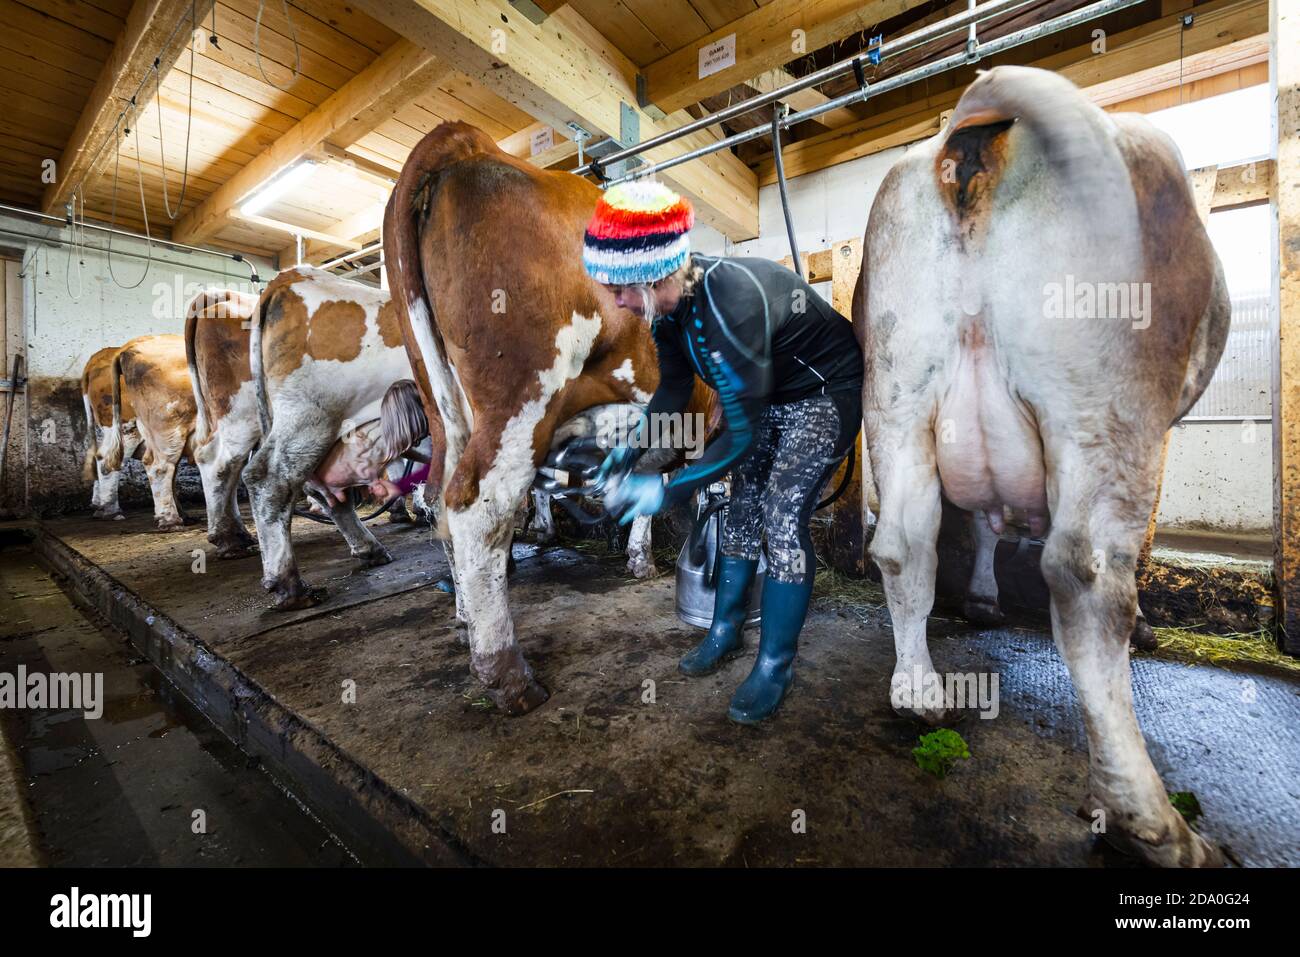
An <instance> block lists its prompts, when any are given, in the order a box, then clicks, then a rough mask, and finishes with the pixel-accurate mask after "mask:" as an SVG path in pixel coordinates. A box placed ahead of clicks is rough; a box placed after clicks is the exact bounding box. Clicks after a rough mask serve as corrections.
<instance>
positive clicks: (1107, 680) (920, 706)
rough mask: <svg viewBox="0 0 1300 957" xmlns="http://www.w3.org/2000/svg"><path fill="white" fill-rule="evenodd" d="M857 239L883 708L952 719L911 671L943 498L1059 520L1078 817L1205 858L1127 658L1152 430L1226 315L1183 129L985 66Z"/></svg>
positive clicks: (1041, 520) (1055, 604)
mask: <svg viewBox="0 0 1300 957" xmlns="http://www.w3.org/2000/svg"><path fill="white" fill-rule="evenodd" d="M864 249H865V255H864V259H863V268H862V274H861V277H860V279H859V286H858V289H857V294H856V297H855V302H854V317H855V319H856V321H855V323H854V326H855V328H856V329H858V330H859V335H860V336H861V337H862V345H863V350H864V355H865V361H866V381H865V384H864V388H863V395H864V403H863V406H864V410H865V420H866V432H867V439H868V445H869V448H870V452H871V460H872V467H873V470H874V475H875V481H876V485H877V489H878V492H879V499H880V517H879V521H878V523H877V527H876V532H875V537H874V539H873V541H872V545H871V554H872V556H873V558H874V559H875V561H876V563H877V564H878V565H879V566H880V570H881V573H882V575H883V578H884V585H885V593H886V597H887V599H888V602H889V610H890V614H891V616H892V618H893V624H894V641H895V646H896V650H897V664H896V666H895V673H894V681H893V686H892V695H893V703H894V705H895V707H898V708H900V710H908V711H912V712H914V713H917V714H919V715H920V716H921V717H923V718H925V719H926V720H928V721H932V722H935V721H939V720H942V719H943V718H944V717H945V715H944V713H943V710H942V709H941V708H936V707H934V706H933V699H931V700H930V701H927V700H925V698H924V697H923V694H922V691H923V689H922V687H921V684H922V683H924V684H925V685H927V686H930V687H933V686H934V666H933V664H932V663H931V659H930V654H929V650H928V648H927V646H926V637H925V626H926V616H927V615H928V614H929V611H930V608H931V604H932V601H933V598H934V581H935V567H936V551H935V542H936V537H937V533H938V528H939V512H940V496H941V495H942V496H946V497H947V498H948V499H949V500H950V501H952V502H953V503H954V504H956V505H958V506H960V507H961V508H964V509H967V510H970V511H982V512H985V513H988V514H996V515H999V516H1000V515H1001V509H1002V508H1003V506H1010V507H1013V508H1021V509H1024V510H1025V512H1026V513H1027V514H1028V516H1029V520H1030V523H1031V526H1032V525H1035V524H1036V525H1037V526H1038V527H1039V528H1040V529H1047V528H1050V531H1049V532H1048V534H1047V539H1046V544H1045V547H1044V551H1043V555H1042V569H1043V574H1044V577H1045V578H1046V579H1047V583H1048V586H1049V588H1050V590H1051V597H1052V602H1051V615H1052V633H1053V637H1054V638H1055V641H1056V646H1057V648H1058V649H1059V651H1060V653H1061V655H1062V657H1063V658H1064V659H1065V662H1066V665H1067V666H1068V668H1069V671H1070V675H1071V677H1072V679H1073V681H1074V687H1075V690H1076V692H1077V693H1078V697H1079V703H1080V705H1081V707H1082V710H1083V717H1084V724H1085V728H1086V731H1087V736H1088V744H1089V751H1090V756H1091V757H1090V775H1089V784H1090V789H1089V794H1088V795H1087V797H1086V798H1085V801H1084V803H1083V806H1082V808H1081V809H1080V810H1081V813H1084V814H1085V815H1086V816H1088V817H1089V818H1090V819H1092V820H1094V821H1099V822H1102V824H1103V825H1104V828H1105V832H1104V833H1105V835H1106V837H1107V838H1108V839H1109V840H1112V841H1114V842H1116V843H1119V844H1120V845H1122V846H1125V847H1127V848H1130V849H1132V850H1134V851H1136V853H1137V854H1139V855H1140V856H1141V857H1143V858H1144V859H1145V860H1147V861H1149V862H1151V863H1155V864H1164V865H1201V864H1210V863H1215V862H1218V861H1219V860H1220V855H1219V852H1218V851H1217V850H1215V849H1214V848H1212V847H1211V846H1210V845H1209V844H1207V843H1206V842H1205V841H1204V840H1203V839H1202V838H1201V837H1199V836H1198V835H1197V834H1195V833H1193V832H1192V831H1191V830H1190V829H1189V828H1188V826H1187V824H1186V823H1185V822H1184V820H1183V819H1182V817H1181V816H1180V815H1179V814H1178V812H1177V811H1176V810H1174V808H1173V806H1172V805H1171V804H1170V802H1169V799H1168V797H1167V795H1166V793H1165V789H1164V786H1163V784H1162V783H1161V781H1160V777H1159V775H1158V774H1157V773H1156V770H1155V768H1154V766H1153V765H1152V763H1151V759H1150V757H1149V756H1148V755H1147V752H1146V748H1145V746H1144V742H1143V739H1142V732H1141V729H1140V728H1139V727H1138V723H1137V718H1136V716H1135V714H1134V710H1133V701H1132V692H1131V686H1130V676H1129V656H1128V639H1129V634H1130V632H1132V630H1133V626H1134V619H1135V614H1136V608H1137V589H1136V586H1135V583H1134V571H1135V564H1136V560H1137V556H1138V551H1139V548H1140V546H1141V544H1142V540H1143V535H1144V533H1145V530H1146V526H1147V519H1148V516H1149V515H1150V513H1151V508H1152V502H1153V500H1154V498H1155V494H1156V487H1157V478H1158V475H1157V473H1158V469H1159V459H1160V456H1159V452H1160V447H1161V440H1162V437H1163V436H1164V434H1165V431H1166V430H1167V429H1168V428H1169V427H1170V425H1171V424H1172V423H1174V422H1175V421H1177V420H1178V418H1179V417H1181V416H1182V415H1183V414H1185V413H1186V412H1187V410H1188V409H1189V408H1190V407H1191V406H1192V404H1193V403H1194V402H1195V401H1196V399H1197V397H1198V396H1199V395H1200V394H1201V392H1202V390H1203V389H1204V388H1205V386H1206V384H1207V383H1208V382H1209V380H1210V377H1211V375H1212V374H1213V371H1214V367H1215V365H1216V363H1217V362H1218V359H1219V355H1220V353H1221V352H1222V349H1223V345H1224V341H1225V339H1226V336H1227V331H1228V324H1229V317H1230V310H1229V302H1228V296H1227V291H1226V287H1225V285H1224V280H1223V271H1222V268H1221V267H1220V265H1219V261H1218V257H1217V256H1216V255H1215V252H1214V250H1213V248H1212V247H1211V245H1210V241H1209V238H1208V236H1207V235H1206V231H1205V229H1204V227H1203V225H1202V224H1201V221H1200V219H1199V218H1198V216H1197V213H1196V209H1195V205H1194V202H1193V198H1192V192H1191V189H1190V188H1189V185H1188V182H1187V178H1186V175H1185V173H1184V171H1183V166H1182V162H1181V158H1180V156H1179V153H1178V149H1177V147H1175V146H1174V144H1173V142H1172V141H1171V140H1170V139H1169V138H1168V137H1166V136H1165V135H1164V134H1163V133H1161V132H1159V131H1157V130H1156V129H1155V128H1154V127H1153V126H1151V125H1150V124H1149V123H1148V122H1147V121H1146V120H1145V119H1143V118H1142V117H1139V116H1135V115H1127V114H1116V115H1108V114H1106V113H1104V112H1103V111H1102V110H1100V109H1099V108H1097V107H1096V106H1094V105H1093V104H1092V103H1091V102H1089V101H1088V99H1087V98H1086V97H1084V96H1083V95H1082V94H1081V93H1080V92H1079V91H1078V90H1077V89H1075V88H1074V86H1073V85H1071V84H1070V83H1069V82H1068V81H1067V80H1065V79H1064V78H1062V77H1060V76H1057V75H1055V74H1052V73H1047V72H1043V71H1039V70H1031V69H1027V68H1022V67H1005V66H1004V67H997V68H996V69H993V70H991V71H989V72H988V73H985V74H983V75H981V76H980V77H979V78H978V79H977V80H976V81H975V83H973V84H972V85H971V87H970V88H969V89H968V90H967V91H966V93H965V95H964V96H963V97H962V98H961V101H960V102H959V103H958V105H957V108H956V111H955V112H954V114H953V117H952V119H951V121H950V123H949V125H948V127H947V129H946V130H945V131H944V132H942V133H940V134H939V135H938V136H936V137H935V138H934V139H932V140H930V141H929V142H927V143H926V144H925V145H923V146H919V147H917V148H916V149H914V150H912V151H911V152H909V153H908V154H907V155H906V156H905V157H903V159H901V160H900V161H899V162H898V163H897V165H895V166H894V168H893V169H892V170H891V171H890V173H889V175H888V176H887V177H886V178H885V181H884V183H883V184H882V185H881V188H880V191H879V193H878V194H877V196H876V199H875V203H874V204H873V206H872V209H871V217H870V220H869V222H868V225H867V231H866V240H865V246H864Z"/></svg>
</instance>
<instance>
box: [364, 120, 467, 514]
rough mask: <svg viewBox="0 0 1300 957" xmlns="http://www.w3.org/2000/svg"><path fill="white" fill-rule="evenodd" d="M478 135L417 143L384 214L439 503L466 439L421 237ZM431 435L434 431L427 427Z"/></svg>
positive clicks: (445, 128) (453, 126) (448, 127)
mask: <svg viewBox="0 0 1300 957" xmlns="http://www.w3.org/2000/svg"><path fill="white" fill-rule="evenodd" d="M475 133H477V131H474V130H472V128H470V127H467V126H466V125H465V124H461V123H444V124H442V125H440V126H439V127H438V128H437V129H435V130H434V131H433V132H431V133H430V134H429V135H427V136H426V137H425V138H424V139H422V140H421V141H420V142H419V143H418V144H416V147H415V149H414V150H412V152H411V155H410V156H408V157H407V159H406V162H405V163H404V164H403V166H402V173H401V175H400V176H399V177H398V179H397V184H396V185H395V186H394V187H393V193H392V195H391V196H390V197H389V199H388V206H387V208H386V209H385V211H384V260H385V262H386V269H387V271H388V285H389V289H390V290H391V291H392V294H393V302H394V305H395V307H396V308H397V310H398V313H399V316H400V315H405V317H406V322H405V325H406V327H407V328H409V329H410V330H411V333H412V336H413V338H414V339H415V342H414V345H415V347H416V351H417V352H418V357H419V359H421V360H422V361H423V364H424V367H425V370H426V371H427V373H428V377H429V387H430V391H431V392H432V393H433V400H434V403H435V405H436V406H437V410H438V417H439V418H440V419H441V425H442V430H443V432H444V434H445V438H446V454H445V455H444V456H443V463H442V475H441V477H440V478H439V477H437V463H436V462H435V463H433V466H432V467H431V468H430V472H429V476H430V477H429V482H428V484H429V485H430V486H431V488H430V489H428V490H426V496H429V492H432V493H433V496H429V497H431V498H432V499H433V500H435V501H439V500H440V499H441V496H442V493H443V490H444V489H445V488H446V487H447V484H448V483H449V482H450V481H451V473H452V471H453V470H454V468H455V465H456V463H457V462H458V461H459V458H460V452H461V451H462V450H463V449H464V447H465V444H466V443H467V442H468V441H469V431H470V430H469V422H468V417H467V415H466V403H465V401H464V395H463V393H462V391H461V388H460V384H459V382H458V381H457V378H456V374H455V372H454V371H453V369H452V366H451V362H450V361H449V360H448V358H447V350H446V346H445V344H444V342H443V338H442V333H441V332H440V330H439V329H438V321H437V312H436V309H435V308H434V303H433V301H432V299H431V297H430V295H429V287H428V283H427V282H426V280H425V276H424V269H423V266H422V264H421V248H420V238H421V233H422V231H423V229H424V227H425V226H426V224H427V221H428V218H429V216H430V215H431V212H432V209H433V206H434V197H435V195H436V193H437V190H438V184H439V179H440V174H441V172H442V171H443V170H445V169H446V167H447V166H449V165H450V164H452V163H455V162H457V161H459V160H462V159H465V158H466V157H468V156H472V155H475V154H476V153H479V152H482V147H481V146H480V145H479V144H477V143H476V141H475V137H474V135H473V134H475ZM412 364H413V365H415V363H412ZM430 427H431V429H430V430H431V432H432V431H433V429H434V428H435V426H434V424H433V423H432V422H431V423H430ZM436 510H437V513H438V534H439V535H440V536H442V537H444V538H445V537H446V534H447V528H446V515H445V513H446V509H445V508H441V507H438V508H437V509H436Z"/></svg>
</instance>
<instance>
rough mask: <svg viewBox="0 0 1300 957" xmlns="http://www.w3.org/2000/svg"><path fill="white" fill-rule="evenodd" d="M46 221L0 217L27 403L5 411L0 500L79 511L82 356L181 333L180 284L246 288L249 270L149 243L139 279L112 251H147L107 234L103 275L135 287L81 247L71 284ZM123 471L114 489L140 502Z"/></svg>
mask: <svg viewBox="0 0 1300 957" xmlns="http://www.w3.org/2000/svg"><path fill="white" fill-rule="evenodd" d="M50 225H51V224H49V223H44V224H42V223H37V222H35V221H33V220H30V219H27V218H24V217H19V216H12V215H6V214H0V250H3V251H4V255H13V256H15V258H17V257H21V261H22V262H23V263H24V264H25V268H24V273H25V276H24V278H23V284H22V290H23V316H22V323H23V330H22V337H23V339H24V340H25V345H26V348H25V352H26V364H27V376H28V380H29V381H28V388H27V393H26V397H25V399H26V401H25V402H22V401H20V404H19V405H17V406H16V407H15V409H14V416H13V419H14V421H13V430H12V434H11V438H10V447H9V451H8V461H7V462H6V466H5V471H6V473H7V474H6V476H5V477H4V480H5V498H4V501H5V503H6V504H7V505H8V506H10V507H21V506H22V505H24V504H26V505H27V506H29V507H31V508H34V509H37V510H40V511H50V510H57V509H62V508H69V507H74V508H75V507H84V506H86V505H87V504H88V503H89V501H90V487H89V485H87V484H86V483H84V482H83V481H82V478H81V460H82V452H83V450H84V449H85V446H86V427H85V415H84V412H83V411H82V405H81V392H80V388H81V386H80V379H81V371H82V369H83V368H84V367H85V364H86V361H87V360H88V359H89V358H90V356H91V355H93V354H94V353H95V352H96V351H97V350H99V349H102V348H103V347H105V346H109V345H121V344H122V343H124V342H126V341H127V340H129V339H132V338H134V337H136V336H141V335H147V334H151V333H178V334H179V333H182V332H183V331H184V326H185V320H184V309H185V293H186V289H187V287H190V290H191V291H193V287H194V286H203V285H227V286H229V285H234V286H236V287H237V288H240V289H245V290H249V291H251V290H252V286H251V282H250V275H249V270H248V268H247V266H245V265H243V264H241V263H236V262H234V261H232V260H230V259H227V258H223V257H219V256H215V255H207V254H201V253H184V252H180V251H178V250H174V249H167V248H165V247H161V246H155V247H154V260H155V261H154V262H153V263H152V264H151V265H148V266H147V273H146V262H145V260H143V259H135V258H132V257H129V256H126V255H119V254H125V253H138V254H142V255H144V254H147V252H148V249H147V246H146V244H145V243H144V242H143V241H137V240H131V239H124V238H122V237H120V236H115V237H114V238H113V260H112V271H113V272H114V273H116V275H117V278H118V279H119V280H121V282H123V283H125V284H126V285H127V286H134V288H123V287H122V286H119V285H118V284H117V282H115V281H114V280H113V278H112V276H111V275H110V273H109V268H108V259H107V257H106V255H105V252H104V251H103V250H102V249H87V250H85V254H84V257H82V258H84V261H85V265H84V266H83V267H82V279H81V283H80V285H79V284H78V278H77V268H76V264H77V257H73V258H72V260H71V262H72V270H71V273H70V274H69V269H68V266H69V253H70V252H71V250H70V248H69V247H66V246H62V245H51V244H50V243H48V242H44V243H43V242H41V240H42V239H44V238H46V237H48V238H50V239H56V238H64V237H66V235H67V230H66V229H64V228H62V227H58V228H55V229H54V230H51V229H50ZM107 238H108V237H107V234H106V233H96V232H95V231H93V230H88V231H87V232H86V239H87V241H88V243H90V244H92V245H94V246H97V247H103V246H104V245H105V244H106V242H107ZM255 265H256V267H257V270H258V272H259V274H260V275H261V279H262V282H263V283H265V282H266V281H267V280H268V279H270V277H271V276H273V275H274V274H275V269H274V268H273V267H272V266H271V265H270V264H269V263H266V262H261V261H259V262H255ZM142 275H143V280H142V281H140V282H139V284H138V285H135V284H136V282H137V280H140V279H141V277H142ZM10 321H12V320H10ZM5 374H6V375H8V372H7V371H6V373H5ZM129 474H130V475H131V476H132V481H131V482H130V483H129V484H130V486H131V487H130V488H129V489H128V487H127V484H128V483H124V484H123V490H122V491H123V494H124V496H127V497H128V500H134V501H147V500H148V487H147V485H146V484H145V482H144V477H143V470H142V469H140V467H139V465H138V463H137V464H135V465H133V466H132V468H131V469H130V470H129Z"/></svg>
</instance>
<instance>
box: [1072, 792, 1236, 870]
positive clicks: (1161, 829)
mask: <svg viewBox="0 0 1300 957" xmlns="http://www.w3.org/2000/svg"><path fill="white" fill-rule="evenodd" d="M1104 807H1105V805H1103V804H1101V803H1099V802H1097V800H1096V799H1094V798H1091V797H1088V798H1085V799H1084V803H1083V806H1082V807H1080V808H1079V812H1078V813H1079V816H1080V817H1082V818H1084V819H1085V820H1096V818H1097V810H1098V809H1101V808H1104ZM1105 819H1106V821H1107V823H1108V825H1109V826H1108V827H1107V828H1106V830H1105V831H1103V832H1102V834H1103V836H1104V837H1105V839H1106V843H1107V844H1110V845H1111V846H1112V847H1114V848H1116V849H1117V850H1119V851H1121V852H1123V853H1125V854H1130V855H1132V856H1134V857H1136V858H1138V859H1139V860H1141V861H1142V862H1143V863H1145V864H1149V865H1151V866H1152V867H1223V866H1224V865H1225V863H1226V862H1225V858H1224V854H1223V851H1221V850H1220V849H1219V848H1217V847H1215V846H1214V845H1213V844H1211V843H1210V842H1209V841H1207V840H1206V839H1205V838H1203V837H1201V835H1199V834H1197V833H1196V832H1195V831H1193V830H1192V829H1191V828H1190V827H1189V826H1188V824H1187V822H1186V821H1185V820H1183V818H1182V815H1180V814H1179V813H1178V812H1177V811H1175V810H1174V808H1173V807H1172V806H1170V807H1168V808H1162V809H1161V810H1160V812H1159V814H1158V815H1157V820H1155V821H1150V820H1148V819H1147V818H1146V816H1145V815H1143V816H1142V817H1141V818H1140V819H1133V816H1132V815H1130V816H1128V818H1127V819H1126V816H1125V815H1124V814H1122V813H1121V812H1118V811H1116V812H1112V813H1110V814H1108V815H1107V816H1106V818H1105Z"/></svg>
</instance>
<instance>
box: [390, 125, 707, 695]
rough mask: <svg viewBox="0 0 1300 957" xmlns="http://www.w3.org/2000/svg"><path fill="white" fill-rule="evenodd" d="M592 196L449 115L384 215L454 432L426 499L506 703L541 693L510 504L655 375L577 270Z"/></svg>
mask: <svg viewBox="0 0 1300 957" xmlns="http://www.w3.org/2000/svg"><path fill="white" fill-rule="evenodd" d="M599 195H600V191H599V190H598V189H597V187H595V186H594V185H592V184H591V183H588V182H587V181H585V180H583V179H582V178H580V177H577V176H574V175H572V174H571V173H565V172H554V171H546V170H540V169H538V168H536V167H535V166H533V165H531V164H530V163H527V162H525V161H523V160H520V159H517V158H515V157H513V156H510V155H508V154H507V153H505V152H503V151H502V150H501V149H499V148H498V147H497V145H496V144H495V143H494V142H493V141H492V140H491V138H490V137H488V136H487V135H486V134H484V133H483V132H482V131H480V130H477V129H475V128H474V127H472V126H469V125H468V124H465V123H443V124H441V125H440V126H438V127H437V128H436V129H434V130H433V131H432V132H431V133H429V134H428V135H427V136H425V138H424V139H423V140H421V141H420V142H419V143H418V144H417V145H416V147H415V149H414V150H413V151H412V152H411V155H410V156H409V157H408V158H407V161H406V165H405V166H404V167H403V169H402V174H401V176H400V178H399V179H398V182H397V186H396V187H395V188H394V190H393V193H392V196H390V197H389V201H388V208H387V210H386V212H385V215H384V249H385V260H386V263H387V269H388V279H389V286H390V288H391V289H392V291H393V299H394V302H396V303H397V305H398V316H399V318H400V321H401V324H402V330H403V333H404V337H405V340H406V344H407V348H408V349H409V350H410V355H411V364H412V366H413V367H414V371H415V379H416V382H417V383H418V384H419V386H420V390H421V393H422V395H423V397H424V403H425V407H426V411H427V413H428V415H429V416H430V418H433V417H434V416H440V417H441V420H442V425H443V428H444V430H445V433H446V456H445V459H444V465H445V468H444V470H443V472H442V474H438V472H437V471H436V470H435V471H434V472H432V473H431V474H430V478H429V482H428V483H427V485H426V486H425V496H426V500H427V501H428V502H429V503H430V504H431V505H432V506H433V508H434V509H435V511H436V512H437V513H438V523H439V526H440V534H442V535H443V536H444V537H445V536H448V535H449V536H450V540H451V545H452V547H451V549H449V555H450V556H451V557H452V558H453V562H452V567H453V577H454V580H455V584H456V593H457V598H458V601H459V603H460V606H461V608H462V614H463V616H464V618H465V619H466V620H467V623H468V627H469V640H470V665H471V670H472V671H473V673H474V674H475V675H476V676H477V677H478V678H479V680H480V681H482V682H483V684H484V685H485V686H486V688H487V692H488V694H489V696H490V697H491V698H492V700H493V701H494V702H495V703H496V705H497V707H498V708H500V709H502V710H503V711H505V712H507V713H508V714H523V713H525V712H527V711H530V710H532V709H533V708H535V707H537V706H538V705H540V704H541V703H543V702H544V701H545V700H546V699H547V696H548V693H547V692H546V690H545V689H544V688H543V687H542V686H541V685H540V684H539V683H538V682H537V681H536V680H535V679H534V678H533V674H532V669H531V668H530V667H529V665H528V663H527V661H526V660H525V659H524V656H523V653H522V652H521V651H520V649H519V645H518V642H517V640H516V638H515V629H514V623H513V621H512V620H511V617H510V608H509V602H508V596H507V588H506V564H507V558H508V554H509V547H510V538H511V532H512V528H513V524H514V514H515V510H516V508H517V506H518V504H519V502H520V501H521V500H522V499H523V497H524V496H525V494H527V492H528V489H529V487H530V486H531V484H532V482H533V478H534V475H535V474H536V471H537V467H538V466H539V465H540V464H541V463H542V461H543V460H544V458H545V457H546V455H547V452H548V451H549V450H550V448H551V445H552V441H553V439H554V437H555V435H556V432H557V429H558V428H559V427H560V426H561V425H562V424H563V423H565V422H566V421H568V420H570V419H572V418H573V417H575V416H577V415H578V414H579V413H581V412H583V411H584V410H589V409H592V408H593V407H595V406H599V405H603V404H608V403H643V402H644V401H646V399H647V398H648V396H649V394H650V393H651V392H653V390H654V388H655V386H656V385H657V384H658V379H659V373H658V367H657V364H656V362H655V355H654V346H653V343H652V342H651V339H650V334H649V330H648V329H647V328H646V324H645V323H644V322H643V321H641V320H640V319H639V318H637V317H636V316H634V315H632V314H631V313H629V312H627V311H626V310H623V309H620V308H618V307H617V306H616V305H615V304H614V302H613V300H612V297H610V296H609V295H608V293H606V292H605V291H604V290H603V289H601V288H600V287H598V286H597V285H596V284H595V283H593V282H592V281H591V279H590V278H589V277H588V276H587V275H586V273H585V272H584V271H583V269H582V237H583V232H584V230H585V228H586V225H587V221H588V220H589V219H590V218H591V213H592V210H593V209H595V206H596V201H597V199H598V198H599ZM525 238H526V239H527V241H526V242H525V241H523V240H524V239H525ZM697 385H698V384H697ZM705 391H706V390H705V389H704V387H703V386H698V388H697V397H698V398H697V400H696V402H695V403H694V404H693V408H694V409H701V410H702V409H704V408H705V405H704V401H705V397H704V393H705ZM701 414H702V413H701ZM435 461H437V460H436V459H435Z"/></svg>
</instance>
